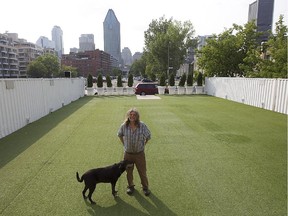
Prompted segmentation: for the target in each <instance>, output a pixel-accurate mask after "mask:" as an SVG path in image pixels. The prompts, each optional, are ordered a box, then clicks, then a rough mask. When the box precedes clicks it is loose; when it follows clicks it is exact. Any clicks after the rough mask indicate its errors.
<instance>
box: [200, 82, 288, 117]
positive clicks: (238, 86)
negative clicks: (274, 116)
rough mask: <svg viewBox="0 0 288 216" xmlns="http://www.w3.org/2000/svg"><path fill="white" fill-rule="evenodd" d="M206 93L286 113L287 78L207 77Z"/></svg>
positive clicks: (287, 107) (287, 100)
mask: <svg viewBox="0 0 288 216" xmlns="http://www.w3.org/2000/svg"><path fill="white" fill-rule="evenodd" d="M205 92H206V93H207V94H208V95H212V96H215V97H220V98H225V99H228V100H232V101H236V102H240V103H244V104H248V105H251V106H256V107H260V108H263V109H268V110H272V111H275V112H280V113H284V114H288V106H287V104H288V79H265V78H263V79H262V78H259V79H258V78H230V77H227V78H226V77H212V78H211V77H209V78H206V79H205Z"/></svg>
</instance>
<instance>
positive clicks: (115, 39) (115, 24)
mask: <svg viewBox="0 0 288 216" xmlns="http://www.w3.org/2000/svg"><path fill="white" fill-rule="evenodd" d="M103 30H104V51H105V52H107V53H109V54H110V55H112V56H113V57H114V58H115V59H116V60H117V61H118V63H121V48H120V47H121V44H120V41H121V40H120V23H119V21H118V19H117V17H116V16H115V13H114V11H113V10H112V9H109V10H108V12H107V14H106V17H105V20H104V22H103Z"/></svg>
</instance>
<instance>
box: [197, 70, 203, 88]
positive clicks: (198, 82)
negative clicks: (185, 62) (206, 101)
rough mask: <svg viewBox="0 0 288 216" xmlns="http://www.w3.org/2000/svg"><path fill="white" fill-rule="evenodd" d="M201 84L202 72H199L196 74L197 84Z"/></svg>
mask: <svg viewBox="0 0 288 216" xmlns="http://www.w3.org/2000/svg"><path fill="white" fill-rule="evenodd" d="M202 84H203V74H202V73H201V72H199V73H198V75H197V86H202Z"/></svg>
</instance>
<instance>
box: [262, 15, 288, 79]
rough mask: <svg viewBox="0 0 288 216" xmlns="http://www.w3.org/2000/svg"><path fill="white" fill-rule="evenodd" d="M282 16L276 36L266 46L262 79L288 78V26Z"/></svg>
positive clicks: (277, 26) (277, 24) (277, 23)
mask: <svg viewBox="0 0 288 216" xmlns="http://www.w3.org/2000/svg"><path fill="white" fill-rule="evenodd" d="M283 19H284V17H283V15H281V16H280V17H279V20H278V22H276V29H275V35H272V36H271V37H270V38H269V40H268V42H267V44H264V45H265V46H264V48H263V55H264V56H265V57H266V58H264V60H263V62H262V65H261V71H260V72H259V75H260V77H269V78H287V67H288V65H287V26H285V25H284V21H283Z"/></svg>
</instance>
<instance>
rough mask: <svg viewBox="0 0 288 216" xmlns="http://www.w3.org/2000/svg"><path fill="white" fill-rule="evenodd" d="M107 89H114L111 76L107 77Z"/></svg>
mask: <svg viewBox="0 0 288 216" xmlns="http://www.w3.org/2000/svg"><path fill="white" fill-rule="evenodd" d="M106 82H107V87H112V81H111V77H110V76H109V75H107V76H106Z"/></svg>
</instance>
